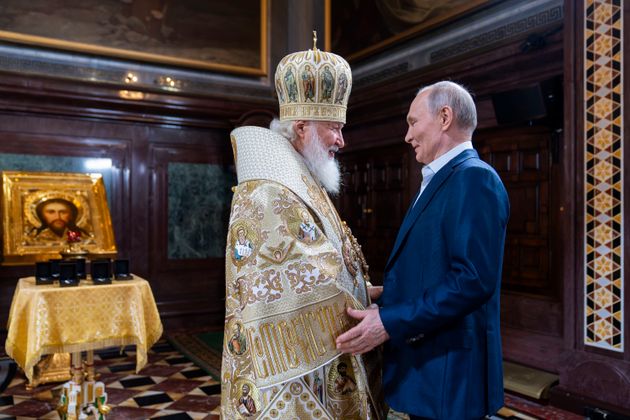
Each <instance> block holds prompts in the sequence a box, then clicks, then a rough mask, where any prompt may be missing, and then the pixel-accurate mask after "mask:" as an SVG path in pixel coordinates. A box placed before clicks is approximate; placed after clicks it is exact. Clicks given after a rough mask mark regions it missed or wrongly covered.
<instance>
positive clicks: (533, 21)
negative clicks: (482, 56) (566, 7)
mask: <svg viewBox="0 0 630 420" xmlns="http://www.w3.org/2000/svg"><path fill="white" fill-rule="evenodd" d="M563 18H564V13H563V9H562V6H556V7H553V8H551V9H548V10H543V11H541V12H539V13H537V14H535V15H532V16H526V17H524V18H523V19H521V20H518V21H516V22H511V23H508V24H506V25H503V26H501V27H498V28H496V29H493V30H491V31H487V32H484V33H482V34H480V35H477V36H476V37H474V38H470V39H466V40H464V41H462V42H459V43H457V44H454V45H451V46H449V47H447V48H442V49H440V50H436V51H433V52H432V53H431V63H434V62H436V61H440V60H444V59H447V58H451V57H454V56H457V55H462V54H466V53H468V52H471V51H474V50H477V49H480V48H484V47H487V46H490V45H492V44H495V43H497V42H500V41H503V40H505V39H509V38H511V37H513V36H515V35H518V34H522V33H524V32H530V31H532V30H534V29H537V28H541V27H545V26H548V25H549V24H551V23H556V22H557V23H562V20H563Z"/></svg>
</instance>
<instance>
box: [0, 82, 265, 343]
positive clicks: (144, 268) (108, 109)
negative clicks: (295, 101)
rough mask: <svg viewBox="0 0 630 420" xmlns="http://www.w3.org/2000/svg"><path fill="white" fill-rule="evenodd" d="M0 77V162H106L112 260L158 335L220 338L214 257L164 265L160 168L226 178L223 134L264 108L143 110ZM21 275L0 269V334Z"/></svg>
mask: <svg viewBox="0 0 630 420" xmlns="http://www.w3.org/2000/svg"><path fill="white" fill-rule="evenodd" d="M4 76H6V77H2V78H1V79H0V154H2V153H12V154H25V155H44V156H75V157H94V158H109V159H111V160H112V165H113V168H112V169H111V176H112V185H111V188H110V189H109V190H108V191H107V194H108V196H109V201H110V203H111V208H110V212H111V215H112V222H113V224H114V233H115V238H116V244H117V247H118V251H119V252H118V255H119V256H120V257H123V258H129V259H130V260H131V268H132V272H134V273H136V274H138V275H140V276H142V277H145V278H147V279H148V280H149V281H150V282H151V286H152V288H153V292H154V295H155V298H156V302H157V305H158V308H159V310H160V314H161V316H162V321H163V323H164V325H165V327H166V329H167V330H168V329H173V328H180V327H195V326H206V327H210V328H221V326H222V324H223V312H224V301H223V296H224V293H225V291H224V288H225V286H224V269H225V268H224V258H223V256H222V255H221V256H217V257H209V258H203V259H168V258H167V254H166V250H167V248H168V239H167V237H168V229H169V225H168V200H167V196H168V191H167V190H166V187H167V184H168V179H167V170H168V164H169V163H171V162H182V163H201V164H215V165H218V166H220V167H222V168H224V169H225V171H227V172H230V171H233V168H232V165H233V163H232V152H231V147H230V142H229V131H230V130H231V129H232V128H233V127H234V126H235V125H236V124H238V122H239V121H241V122H243V121H246V122H247V123H252V122H253V123H261V121H263V120H265V121H264V122H268V120H269V115H271V114H272V113H273V112H274V111H275V104H274V103H273V101H272V100H271V98H270V100H269V102H265V103H260V102H259V101H254V102H248V101H245V100H244V101H243V102H237V101H234V100H230V101H223V100H221V99H220V98H212V97H199V96H194V95H188V96H187V95H183V94H177V93H161V92H145V94H144V100H142V101H132V100H123V99H121V97H120V96H119V91H118V88H117V87H115V86H103V85H97V84H89V83H82V82H69V81H61V80H53V79H49V78H44V77H42V78H38V77H26V76H20V75H15V74H6V75H4ZM0 169H2V168H0ZM227 194H229V197H227V198H228V202H229V199H231V192H230V191H229V190H228V191H227ZM223 240H224V239H221V241H223ZM31 273H32V268H31V267H29V266H17V267H7V266H0V325H6V321H7V317H8V312H9V306H10V301H11V297H12V295H13V290H14V288H15V284H16V282H17V279H18V278H20V277H24V276H28V275H31ZM1 336H2V331H1V329H0V338H1Z"/></svg>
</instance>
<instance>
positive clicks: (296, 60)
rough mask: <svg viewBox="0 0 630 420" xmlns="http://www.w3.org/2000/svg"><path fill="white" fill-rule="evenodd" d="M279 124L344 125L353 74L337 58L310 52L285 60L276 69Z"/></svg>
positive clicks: (336, 56) (324, 52) (316, 51)
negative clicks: (331, 123)
mask: <svg viewBox="0 0 630 420" xmlns="http://www.w3.org/2000/svg"><path fill="white" fill-rule="evenodd" d="M275 82H276V92H277V93H278V101H279V102H280V121H287V120H292V121H294V120H317V121H336V122H341V123H344V124H345V122H346V109H347V105H348V98H349V97H350V89H351V88H352V72H351V70H350V65H349V64H348V62H347V61H346V60H344V59H343V58H342V57H340V56H338V55H337V54H333V53H330V52H326V51H320V50H318V49H317V47H316V46H315V45H314V46H313V49H312V50H306V51H299V52H296V53H292V54H289V55H287V56H286V57H284V58H283V59H282V60H281V61H280V63H279V64H278V67H277V68H276V77H275Z"/></svg>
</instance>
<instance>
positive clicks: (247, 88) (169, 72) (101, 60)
mask: <svg viewBox="0 0 630 420" xmlns="http://www.w3.org/2000/svg"><path fill="white" fill-rule="evenodd" d="M0 71H5V72H10V73H19V74H31V75H42V76H49V77H54V78H57V79H66V80H80V81H89V82H96V83H106V84H111V85H117V86H121V87H124V88H125V89H131V90H135V91H162V92H174V93H183V94H186V93H193V94H203V95H212V96H221V97H223V98H250V99H251V98H257V99H260V100H269V99H271V98H272V88H271V86H270V85H269V82H268V80H267V79H265V78H251V77H249V78H247V77H242V76H233V75H222V74H212V73H209V72H202V71H195V70H189V69H181V68H176V67H170V68H169V67H163V66H159V65H152V64H137V63H133V62H124V61H119V60H115V59H110V58H106V57H89V56H86V55H79V54H76V53H70V52H57V51H44V50H38V49H35V48H32V47H26V46H20V47H16V46H12V45H8V44H3V43H0ZM169 80H174V81H176V82H177V83H175V84H173V83H165V82H164V81H169Z"/></svg>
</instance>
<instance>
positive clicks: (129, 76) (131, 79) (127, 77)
mask: <svg viewBox="0 0 630 420" xmlns="http://www.w3.org/2000/svg"><path fill="white" fill-rule="evenodd" d="M137 81H138V76H137V75H135V74H134V73H131V72H129V73H127V74H126V75H125V83H136V82H137Z"/></svg>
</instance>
